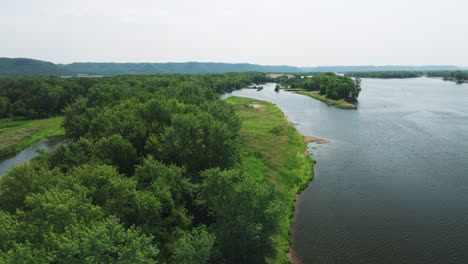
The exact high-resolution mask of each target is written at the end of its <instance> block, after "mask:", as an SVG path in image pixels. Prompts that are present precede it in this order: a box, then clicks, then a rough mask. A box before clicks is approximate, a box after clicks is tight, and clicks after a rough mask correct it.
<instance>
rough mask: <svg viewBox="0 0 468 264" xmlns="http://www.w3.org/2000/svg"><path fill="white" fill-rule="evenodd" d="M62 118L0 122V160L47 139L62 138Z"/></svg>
mask: <svg viewBox="0 0 468 264" xmlns="http://www.w3.org/2000/svg"><path fill="white" fill-rule="evenodd" d="M62 121H63V117H52V118H46V119H34V120H8V119H7V120H3V121H0V158H5V157H7V156H9V155H11V154H13V153H16V152H18V151H20V150H22V149H24V148H26V147H28V146H31V145H33V144H36V143H38V142H40V141H41V140H43V139H45V138H49V137H59V136H64V135H65V131H64V129H63V128H62V127H61V124H62Z"/></svg>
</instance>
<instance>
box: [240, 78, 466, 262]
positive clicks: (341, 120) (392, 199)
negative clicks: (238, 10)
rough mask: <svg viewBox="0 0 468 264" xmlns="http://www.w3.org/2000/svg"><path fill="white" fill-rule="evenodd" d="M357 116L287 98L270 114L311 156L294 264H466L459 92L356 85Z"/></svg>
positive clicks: (273, 97) (462, 89)
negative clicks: (306, 141) (315, 143)
mask: <svg viewBox="0 0 468 264" xmlns="http://www.w3.org/2000/svg"><path fill="white" fill-rule="evenodd" d="M362 86H363V91H362V93H361V96H360V98H359V102H360V103H359V107H358V109H357V110H355V111H352V110H351V111H350V110H339V109H335V108H332V107H328V106H327V105H325V104H323V103H321V102H319V101H316V100H314V99H312V98H308V97H305V96H300V95H296V94H292V93H289V92H280V93H275V92H274V91H273V89H274V86H273V85H269V86H267V87H266V88H265V89H264V90H263V91H260V92H256V91H254V90H241V91H236V92H234V93H233V95H238V96H246V97H253V98H257V99H263V100H267V101H271V102H273V103H275V104H277V106H278V107H280V108H281V109H282V110H283V112H284V113H285V114H286V115H287V116H288V117H289V119H290V120H291V121H293V122H295V123H299V124H300V125H299V126H298V129H299V130H300V131H301V132H302V133H304V134H306V135H313V136H319V137H323V138H326V139H329V140H331V141H332V143H331V144H328V145H326V146H323V147H322V148H321V149H319V152H318V154H316V156H315V158H316V159H317V161H318V163H317V165H316V169H315V172H316V176H315V179H314V181H313V182H312V183H311V184H310V186H309V187H308V188H307V189H306V190H305V192H304V194H303V195H302V197H301V198H300V200H299V203H298V208H297V210H296V218H297V220H296V222H295V223H294V225H293V241H292V246H293V249H294V251H295V252H296V255H297V256H298V258H299V259H300V260H301V262H302V263H389V264H390V263H391V264H396V263H398V264H402V263H413V264H414V263H437V264H439V263H443V264H449V263H450V264H455V263H457V264H458V263H460V264H462V263H463V264H465V263H468V84H463V85H457V84H455V83H451V82H444V81H442V80H439V79H429V78H417V79H406V80H380V79H363V82H362Z"/></svg>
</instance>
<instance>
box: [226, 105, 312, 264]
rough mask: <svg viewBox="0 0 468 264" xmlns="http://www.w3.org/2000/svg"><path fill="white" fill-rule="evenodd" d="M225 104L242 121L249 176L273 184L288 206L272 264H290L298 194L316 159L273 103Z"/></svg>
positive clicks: (308, 177)
mask: <svg viewBox="0 0 468 264" xmlns="http://www.w3.org/2000/svg"><path fill="white" fill-rule="evenodd" d="M226 101H227V102H228V103H230V104H231V105H233V106H234V108H235V109H236V110H237V113H238V114H239V116H240V118H241V119H242V128H241V130H240V134H241V138H242V142H243V146H242V152H243V163H244V166H245V168H246V171H247V173H248V174H249V175H250V176H252V177H255V178H257V179H258V180H266V181H269V182H272V183H274V184H275V186H276V187H277V189H278V190H279V191H280V192H281V193H282V194H283V195H284V200H285V201H286V202H287V204H288V210H289V211H288V214H287V215H286V217H285V218H284V219H283V220H282V222H281V225H282V230H281V233H280V234H279V236H278V237H275V240H276V241H277V242H278V253H279V254H278V256H277V258H276V259H273V260H271V261H270V263H290V260H289V257H288V252H289V247H290V230H291V222H290V218H291V217H292V215H293V212H294V201H295V198H296V194H297V193H298V192H300V191H301V190H302V189H304V188H305V187H306V186H307V184H308V183H309V182H310V181H311V180H312V178H313V159H312V158H310V157H309V156H308V155H306V144H305V142H304V138H303V137H302V136H301V135H300V134H299V133H298V132H297V131H296V129H295V128H294V127H293V126H291V125H290V124H289V123H288V122H287V120H286V118H285V116H284V114H283V113H282V112H281V110H279V109H278V108H277V107H275V106H274V105H273V104H271V103H268V102H264V101H259V100H255V99H250V98H243V97H229V98H227V99H226Z"/></svg>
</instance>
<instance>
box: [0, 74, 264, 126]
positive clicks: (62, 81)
mask: <svg viewBox="0 0 468 264" xmlns="http://www.w3.org/2000/svg"><path fill="white" fill-rule="evenodd" d="M264 80H266V79H265V77H264V76H263V75H262V74H258V73H249V72H247V73H241V74H234V73H231V74H225V75H221V74H206V75H169V74H168V75H152V76H141V77H135V76H132V75H126V76H125V75H123V76H116V77H102V78H85V77H73V78H61V77H21V78H18V77H3V78H0V118H3V117H15V116H21V117H26V118H37V117H49V116H54V115H61V114H63V110H64V109H65V108H66V107H67V106H69V105H70V104H72V103H74V102H75V101H76V100H77V99H79V98H81V97H86V98H87V106H89V107H94V106H99V107H103V106H107V105H110V104H113V103H114V102H115V101H118V100H120V99H124V98H130V97H145V96H146V95H147V94H153V93H155V92H157V93H159V94H161V95H162V96H169V97H179V95H184V96H181V97H180V98H182V99H183V100H184V101H185V102H187V103H196V102H197V101H200V102H201V101H202V100H205V99H206V98H208V99H214V98H217V96H216V94H217V93H221V92H225V91H231V90H234V89H238V88H241V87H244V86H246V85H247V84H249V82H250V81H255V82H259V81H264ZM161 87H163V88H165V89H160V88H161ZM156 90H158V91H156ZM185 95H187V96H185Z"/></svg>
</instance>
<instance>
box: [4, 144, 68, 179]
mask: <svg viewBox="0 0 468 264" xmlns="http://www.w3.org/2000/svg"><path fill="white" fill-rule="evenodd" d="M63 143H64V139H63V138H49V139H46V140H44V141H42V142H40V143H38V144H36V145H33V146H29V147H27V148H25V149H23V150H22V151H20V152H18V153H17V154H16V155H14V156H11V157H9V158H6V159H3V160H1V161H0V175H3V174H5V173H6V172H7V171H8V170H9V169H10V168H11V166H13V165H16V164H20V163H23V162H26V161H29V160H31V159H32V158H33V157H34V156H37V155H39V153H37V152H36V150H37V149H44V150H46V151H51V150H53V149H55V148H56V147H58V146H60V145H63Z"/></svg>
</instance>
